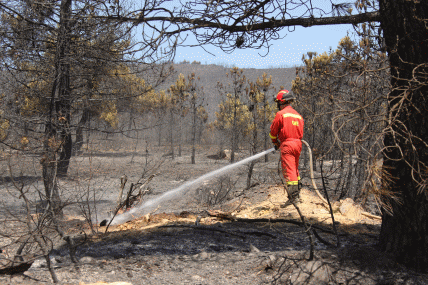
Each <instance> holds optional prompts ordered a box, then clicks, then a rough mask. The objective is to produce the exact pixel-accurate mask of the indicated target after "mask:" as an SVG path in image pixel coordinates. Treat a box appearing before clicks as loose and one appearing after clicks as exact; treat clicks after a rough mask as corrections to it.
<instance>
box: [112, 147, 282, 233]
mask: <svg viewBox="0 0 428 285" xmlns="http://www.w3.org/2000/svg"><path fill="white" fill-rule="evenodd" d="M274 150H275V149H274V148H271V149H268V150H265V151H263V152H260V153H258V154H255V155H253V156H250V157H248V158H246V159H243V160H241V161H238V162H235V163H233V164H230V165H226V166H224V167H222V168H220V169H217V170H214V171H211V172H209V173H207V174H204V175H202V176H200V177H198V178H196V179H195V180H192V181H189V182H186V183H184V184H183V185H181V186H179V187H177V188H175V189H172V190H169V191H167V192H165V193H163V194H162V195H160V196H158V197H155V198H153V199H150V200H148V201H146V202H144V203H143V204H141V205H138V206H136V207H135V208H132V209H131V210H129V211H127V212H125V213H123V214H120V215H117V216H116V217H114V219H113V221H112V223H111V224H112V225H120V224H123V223H125V222H127V221H130V220H133V219H136V218H139V217H142V216H144V215H146V214H147V213H150V212H151V211H153V210H155V209H156V207H157V206H158V205H159V204H160V203H161V202H165V201H168V200H171V199H173V198H178V197H179V195H178V194H180V195H182V194H184V193H186V192H187V191H189V190H190V189H192V187H196V186H199V185H200V184H201V183H203V182H205V181H207V180H209V179H212V178H215V177H218V176H221V175H222V174H224V173H226V172H229V171H231V170H232V169H234V168H236V167H238V166H241V165H243V164H246V163H248V162H251V161H253V160H256V159H258V158H260V157H262V156H264V155H266V154H268V153H270V152H272V151H274Z"/></svg>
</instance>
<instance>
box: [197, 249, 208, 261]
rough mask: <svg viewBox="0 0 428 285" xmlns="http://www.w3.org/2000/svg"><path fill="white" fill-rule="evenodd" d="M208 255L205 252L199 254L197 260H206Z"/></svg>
mask: <svg viewBox="0 0 428 285" xmlns="http://www.w3.org/2000/svg"><path fill="white" fill-rule="evenodd" d="M209 257H210V256H209V254H208V253H207V252H206V251H203V252H201V253H200V254H199V259H202V260H205V259H207V258H209Z"/></svg>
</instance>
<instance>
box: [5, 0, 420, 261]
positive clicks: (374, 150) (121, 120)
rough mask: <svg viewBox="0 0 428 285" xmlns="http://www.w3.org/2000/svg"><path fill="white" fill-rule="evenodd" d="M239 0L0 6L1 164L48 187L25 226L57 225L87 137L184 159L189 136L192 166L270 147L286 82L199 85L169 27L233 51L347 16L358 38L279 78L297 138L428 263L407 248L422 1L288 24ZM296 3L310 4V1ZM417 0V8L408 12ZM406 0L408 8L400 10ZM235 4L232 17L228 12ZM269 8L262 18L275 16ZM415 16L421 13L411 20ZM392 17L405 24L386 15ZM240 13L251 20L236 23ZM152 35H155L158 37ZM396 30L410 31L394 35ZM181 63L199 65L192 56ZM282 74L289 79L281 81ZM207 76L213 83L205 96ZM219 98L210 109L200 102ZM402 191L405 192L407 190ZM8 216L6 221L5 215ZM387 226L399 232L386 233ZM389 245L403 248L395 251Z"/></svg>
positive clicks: (416, 192)
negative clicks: (297, 122) (207, 156)
mask: <svg viewBox="0 0 428 285" xmlns="http://www.w3.org/2000/svg"><path fill="white" fill-rule="evenodd" d="M244 2H245V5H243V7H244V6H245V7H246V5H248V7H247V8H248V9H242V10H241V9H240V8H239V7H236V6H235V5H234V3H231V2H227V3H223V4H220V3H219V5H222V6H224V8H225V9H224V10H222V11H223V12H224V13H226V14H222V16H221V17H214V18H209V19H206V18H205V17H206V15H210V14H213V15H216V13H220V14H221V13H222V12H218V11H217V12H215V11H211V10H210V9H214V7H211V6H209V5H208V6H207V7H206V8H203V7H205V6H204V5H202V6H203V7H202V6H198V5H196V6H194V7H191V6H189V4H188V3H185V4H183V6H182V7H181V8H180V9H178V10H177V11H172V12H171V13H172V14H174V13H175V12H177V13H178V14H177V15H176V16H177V18H174V17H173V16H171V17H169V18H158V17H153V18H152V14H150V13H152V12H153V13H156V11H157V9H156V7H157V5H158V4H159V3H154V2H153V3H152V2H150V1H149V2H147V3H146V4H147V6H145V7H144V9H142V10H138V9H137V10H133V9H132V8H131V7H127V9H125V6H123V5H121V4H123V3H120V1H115V2H114V3H113V4H111V5H104V4H105V3H102V2H99V1H71V0H62V1H61V3H59V2H58V3H56V2H52V1H40V2H37V3H32V2H28V1H9V2H7V3H3V2H0V8H1V12H2V17H1V23H2V34H1V60H2V69H1V72H2V77H1V113H0V140H1V146H2V159H3V162H4V163H5V165H7V164H8V161H9V160H10V158H11V157H12V156H14V157H16V156H19V155H24V156H36V157H38V158H39V159H40V165H41V169H39V173H41V175H40V177H41V178H42V180H43V187H40V188H38V189H37V192H38V194H39V196H40V197H41V198H42V200H44V201H47V204H46V205H47V206H46V207H45V210H46V211H45V214H46V215H45V218H46V219H47V220H48V221H49V222H47V223H46V224H45V223H44V222H42V223H39V222H40V221H37V222H36V223H29V224H27V225H28V228H29V231H30V232H31V233H32V232H34V231H36V230H37V231H40V232H41V233H43V231H44V230H45V229H46V228H47V225H49V226H51V225H52V224H53V225H58V221H57V219H56V217H60V216H61V212H62V208H63V207H64V205H63V204H62V203H61V197H60V194H59V192H60V191H59V188H58V179H60V178H61V177H66V176H67V172H68V167H69V163H70V159H71V158H72V157H73V156H76V155H82V154H83V152H84V151H85V149H86V151H88V150H89V149H90V147H89V146H90V145H91V140H94V139H96V140H98V141H103V140H104V141H105V142H108V141H109V140H111V137H115V138H116V139H118V138H120V140H121V141H122V142H123V145H124V146H125V145H129V144H128V143H127V140H141V139H142V138H143V139H142V142H143V144H145V145H147V144H148V143H149V142H151V143H153V144H157V145H162V144H163V145H166V146H169V153H168V156H170V157H171V158H172V159H174V157H175V156H176V155H178V156H180V155H181V152H182V146H183V145H184V144H187V145H188V146H189V148H190V149H191V153H192V155H191V156H192V161H191V163H195V155H196V151H195V150H196V147H197V146H201V145H202V146H203V145H208V144H214V145H218V146H219V150H221V149H224V148H227V149H230V151H231V155H230V161H231V162H234V161H235V156H234V154H235V152H236V151H237V150H242V149H245V150H246V151H248V154H249V155H250V154H253V153H257V152H258V151H260V150H263V149H266V148H267V147H268V143H269V141H268V140H267V139H266V134H267V128H268V126H269V121H270V119H271V116H272V115H273V114H274V109H275V106H273V105H272V102H271V101H270V99H271V98H272V97H273V96H274V94H275V91H277V90H278V89H279V88H280V87H279V86H276V85H274V84H273V83H272V81H271V79H270V75H272V74H269V72H266V74H265V75H264V76H263V74H261V75H260V74H259V75H257V78H254V77H252V75H250V74H253V73H252V72H248V73H249V75H247V71H248V70H245V71H244V70H241V69H239V68H232V69H230V68H229V70H226V72H225V74H227V76H226V78H223V79H221V78H220V80H218V81H217V82H215V80H211V81H210V82H209V83H211V84H209V83H207V82H204V83H201V78H202V77H201V76H200V75H199V74H198V73H197V72H193V73H189V72H183V73H181V74H182V75H179V74H180V73H179V74H177V73H175V71H174V68H172V66H171V65H170V64H169V63H170V62H171V59H172V58H173V54H174V47H175V46H176V45H177V44H178V41H177V38H174V36H175V35H179V34H180V31H181V27H180V25H183V27H186V29H187V28H189V29H192V27H194V28H195V29H196V30H197V29H212V31H214V34H213V35H211V36H209V34H207V33H201V34H196V36H197V39H198V41H199V43H200V44H201V45H203V44H208V43H211V44H214V45H219V46H221V47H222V48H224V49H225V50H228V49H232V50H233V49H235V48H246V47H255V48H257V47H260V46H263V45H265V44H266V43H268V42H269V40H270V39H274V38H276V37H277V34H276V33H277V28H278V27H287V26H293V25H303V26H310V25H317V24H326V23H322V21H325V20H329V21H331V22H329V23H327V24H339V23H353V24H355V28H356V29H357V33H358V34H359V36H360V38H357V40H356V41H355V42H353V41H351V40H350V39H349V38H345V39H343V40H342V41H341V42H340V43H339V45H338V48H337V49H336V50H334V51H331V52H328V53H325V54H321V55H317V54H313V53H308V54H306V55H304V59H303V62H302V66H301V67H298V68H296V70H294V71H291V72H290V73H287V74H292V73H293V72H294V75H295V76H284V78H281V76H279V78H280V80H283V84H284V87H285V88H287V86H288V88H290V87H291V89H292V90H293V92H294V93H295V94H296V95H297V96H298V100H297V103H296V109H297V110H298V111H299V112H301V114H302V115H303V117H304V118H305V127H306V129H305V138H304V139H305V140H307V141H308V142H309V144H310V145H311V146H312V148H313V149H314V155H315V157H316V161H317V162H318V165H320V167H321V166H322V165H323V162H324V161H325V160H332V161H334V162H335V163H333V166H332V167H331V168H330V170H329V172H330V173H333V174H335V175H338V176H339V179H337V177H336V176H335V181H337V182H336V183H335V184H331V185H330V187H333V188H337V192H338V193H340V195H339V196H341V197H348V196H349V197H353V198H355V199H356V200H364V191H363V190H370V191H371V192H372V193H376V194H377V197H378V198H379V202H380V204H381V205H382V206H383V207H382V215H383V218H384V219H383V227H382V233H381V240H382V242H381V244H382V246H383V247H384V249H385V250H390V249H391V247H392V248H394V249H395V250H396V251H395V254H397V256H401V257H403V259H404V260H405V263H406V264H410V265H411V266H414V267H416V268H419V269H420V268H426V264H427V263H426V257H423V256H420V255H417V254H413V255H412V254H411V252H413V249H414V248H419V247H421V246H422V247H423V248H426V247H424V246H423V245H424V244H426V241H424V240H421V239H419V238H418V237H419V236H425V233H426V227H424V225H426V211H424V209H426V197H425V196H421V195H423V193H424V191H425V189H426V174H425V173H426V166H425V161H426V160H425V159H424V158H425V157H426V140H425V137H424V136H426V132H424V130H423V128H420V125H418V124H422V126H423V124H424V122H425V117H426V112H425V111H424V109H423V106H425V105H426V104H425V103H424V102H425V101H424V100H425V99H424V98H425V97H424V92H425V91H424V90H426V86H427V85H426V78H425V77H424V74H425V68H426V63H425V61H424V60H426V57H425V58H424V57H423V54H424V53H423V52H422V51H423V49H422V48H421V47H422V46H423V45H424V44H425V43H426V40H424V39H425V38H424V37H423V36H422V34H423V32H424V27H425V26H424V25H423V24H421V23H424V21H425V20H424V19H425V15H424V14H423V11H425V10H424V9H422V8H423V7H425V6H423V5H426V3H422V4H421V3H420V2H419V1H413V2H412V4H409V5H408V6H406V5H405V4H403V3H404V2H403V1H402V0H397V1H391V2H385V1H357V3H355V9H356V11H357V13H354V12H353V10H352V8H351V5H345V4H344V5H337V6H336V5H332V8H331V14H332V17H331V18H328V19H325V18H323V17H320V18H317V19H316V21H315V22H310V23H308V22H307V20H308V19H312V18H307V17H304V16H303V17H300V18H296V22H293V21H294V20H295V19H289V20H290V21H288V20H284V19H281V18H278V19H276V18H275V15H274V16H273V17H272V18H270V17H269V19H271V20H270V21H269V22H268V23H264V21H263V20H261V22H258V21H259V20H260V19H265V18H264V17H261V18H258V17H259V16H260V15H259V14H257V13H255V11H258V10H259V9H260V8H261V7H263V6H264V5H268V6H269V7H270V8H272V7H271V6H270V5H276V4H277V2H278V3H279V2H281V1H272V3H270V2H269V1H268V2H262V1H255V2H247V1H244ZM254 5H255V6H254ZM293 5H297V6H298V7H300V8H301V7H305V6H304V3H300V4H299V3H294V4H293ZM419 6H420V7H422V8H421V9H416V8H415V7H419ZM278 7H287V5H279V6H278ZM288 7H289V6H288ZM400 7H401V8H400ZM408 7H413V8H415V9H413V10H411V11H410V10H409V11H407V10H406V11H407V12H406V13H407V14H406V13H403V14H397V13H398V11H401V10H403V9H404V8H406V9H407V8H408ZM229 9H232V10H233V9H238V11H239V12H237V11H235V12H234V13H232V14H229V13H231V10H229ZM281 9H282V8H281ZM284 9H285V10H284V15H286V14H287V13H288V12H287V11H286V10H287V8H284ZM409 9H410V8H409ZM189 11H193V12H189ZM273 11H274V10H271V9H267V10H265V12H264V13H266V15H271V14H272V13H273ZM311 11H312V9H309V8H308V12H309V13H310V14H311ZM412 11H413V12H412ZM415 11H416V12H415ZM122 13H124V14H122ZM235 13H238V14H239V13H241V16H240V17H238V19H236V22H235V24H231V23H224V25H217V24H216V23H214V22H216V21H217V20H216V19H217V18H218V19H230V17H231V15H235ZM414 13H422V14H421V15H420V17H419V16H418V17H416V16H415V17H413V16H411V15H414ZM220 14H219V15H220ZM393 14H394V15H395V17H391V15H393ZM311 15H312V14H311ZM312 16H313V15H312ZM312 16H311V17H312ZM194 17H199V18H197V19H194ZM390 18H394V19H399V20H394V22H391V21H390ZM160 19H161V20H160ZM409 19H412V21H413V22H412V25H413V26H415V27H416V26H417V27H419V28H416V29H412V35H414V37H409V36H408V35H407V33H406V32H403V31H404V30H406V29H407V25H408V21H407V20H409ZM421 19H422V20H421ZM292 20H293V21H292ZM153 21H155V22H156V23H158V22H159V21H163V23H166V26H162V27H161V28H159V26H156V25H153ZM242 21H243V22H246V24H242V25H241V24H240V23H241V22H242ZM243 22H242V23H243ZM142 23H144V24H147V25H146V26H144V29H147V31H148V32H147V33H146V32H143V38H142V40H141V42H135V39H134V38H133V37H132V33H131V32H130V31H132V29H133V27H135V26H138V25H139V24H142ZM203 23H204V24H203ZM249 23H254V24H255V25H252V24H251V27H252V30H251V31H249V30H248V29H247V25H249ZM379 23H380V25H379ZM237 24H238V25H237ZM168 25H170V26H168ZM192 25H195V26H192ZM395 25H398V26H399V27H398V26H397V27H395ZM400 25H401V26H400ZM176 26H177V27H178V28H177V29H176V30H174V27H176ZM170 28H171V29H172V30H169V29H170ZM159 29H160V30H159ZM425 29H426V27H425ZM196 30H195V31H196ZM153 31H156V32H158V33H159V37H153V36H152V35H153V33H151V32H153ZM165 31H170V32H168V33H165ZM195 33H196V32H195ZM394 33H397V34H394ZM398 33H399V34H398ZM418 33H422V34H418ZM405 35H406V36H405ZM229 36H230V37H229ZM401 37H402V38H403V39H405V40H402V41H401V42H400V43H398V42H396V40H397V38H401ZM414 38H417V39H421V40H420V41H419V42H418V41H417V40H413V39H414ZM162 40H165V41H166V42H168V43H170V45H167V46H166V48H165V49H159V43H160V42H159V41H162ZM174 40H176V41H175V42H174ZM416 42H418V44H415V43H416ZM421 42H422V44H421ZM258 44H260V45H258ZM408 45H410V46H411V48H409V47H408ZM408 50H414V52H412V53H408V52H407V51H408ZM398 53H400V54H399V55H398ZM136 54H138V56H136ZM181 65H183V66H184V65H185V66H186V67H191V68H193V66H199V67H203V66H202V65H198V64H197V63H194V64H193V63H187V64H180V66H181ZM398 67H399V68H398ZM175 68H176V69H177V70H178V69H179V68H181V67H178V66H176V67H175ZM391 68H392V69H391ZM223 71H224V68H223ZM390 72H391V74H392V76H390ZM272 78H273V77H272ZM277 79H278V77H276V79H275V80H277ZM290 79H292V84H291V86H290V85H287V84H290V83H289V82H287V81H288V80H290ZM167 80H171V81H170V82H168V81H167ZM171 82H172V83H171ZM168 85H169V86H168ZM205 85H206V86H208V85H210V86H211V85H215V88H214V89H209V91H208V92H209V93H210V94H207V93H208V92H207V91H206V88H205ZM213 90H214V91H213ZM211 93H212V94H211ZM412 94H415V96H414V97H412V96H410V95H412ZM214 95H216V96H214ZM214 98H216V99H218V104H217V105H216V104H215V103H214V104H212V105H211V104H208V103H209V102H208V101H210V99H211V100H212V99H214ZM419 106H422V109H420V108H419ZM97 144H98V145H100V144H99V143H97ZM104 145H106V146H107V145H108V143H106V144H104ZM140 149H144V147H141V148H140ZM106 150H109V149H108V148H107V149H105V148H104V149H103V151H106ZM116 150H118V149H116ZM304 159H306V158H304ZM344 165H348V167H347V168H344V167H343V166H344ZM9 166H10V164H9ZM8 168H9V169H8ZM8 168H2V172H3V174H2V175H3V176H6V177H8V178H7V179H6V180H8V181H9V180H10V181H13V182H14V181H15V180H14V179H13V176H14V175H13V172H12V171H11V169H10V167H8ZM250 169H251V167H250ZM345 170H346V172H343V171H345ZM249 173H251V171H249ZM18 176H19V175H18ZM325 176H326V177H328V173H326V175H325ZM332 177H333V176H332ZM250 180H251V176H250V175H249V181H250ZM13 187H14V188H13V189H14V191H16V194H15V195H16V196H19V197H21V198H23V199H24V201H25V203H24V208H23V209H21V210H22V211H24V212H26V213H27V218H28V215H29V214H30V211H32V209H33V208H32V207H30V206H31V205H33V204H34V203H33V201H30V200H28V199H26V195H27V191H28V189H29V188H28V185H26V184H25V183H23V182H21V184H14V186H13ZM407 188H409V191H403V189H407ZM410 188H411V189H410ZM418 197H419V198H418ZM423 197H425V198H423ZM415 207H416V208H415ZM415 209H419V210H415ZM410 213H411V214H410ZM15 214H16V213H12V215H15ZM412 216H413V217H414V219H411V218H410V217H412ZM409 219H411V220H412V221H417V222H416V224H415V225H414V227H413V228H412V230H411V231H407V230H406V225H408V224H409V223H408V221H409ZM9 220H10V219H9V217H5V218H4V222H8V221H9ZM42 220H43V221H45V220H44V219H42ZM394 221H396V222H397V223H398V224H400V225H402V226H403V227H399V229H400V230H394V229H395V225H396V224H397V223H395V222H394ZM22 222H24V223H25V221H24V219H23V220H22ZM57 230H58V231H59V233H61V231H60V230H59V228H58V227H57ZM419 233H424V234H422V235H421V234H419ZM62 234H63V233H62ZM395 235H397V239H395V238H394V236H395ZM32 238H33V239H34V243H36V244H37V245H38V246H39V247H40V249H42V251H43V255H44V256H46V257H48V247H47V245H46V243H45V242H44V241H43V240H40V239H39V238H38V237H37V236H32ZM65 239H67V237H65ZM68 240H70V239H69V238H68ZM396 240H402V241H403V242H405V243H406V246H404V247H401V246H400V245H398V243H396V242H395V241H396ZM408 240H414V244H418V245H420V246H416V247H415V246H414V244H412V243H411V242H406V241H408ZM70 243H72V241H70ZM404 248H407V249H408V250H405V249H404ZM415 256H416V257H415Z"/></svg>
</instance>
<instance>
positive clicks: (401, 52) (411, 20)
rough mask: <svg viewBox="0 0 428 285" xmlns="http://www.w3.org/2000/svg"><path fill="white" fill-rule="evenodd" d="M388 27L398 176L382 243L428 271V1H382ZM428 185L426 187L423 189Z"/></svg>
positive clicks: (391, 162)
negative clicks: (427, 184)
mask: <svg viewBox="0 0 428 285" xmlns="http://www.w3.org/2000/svg"><path fill="white" fill-rule="evenodd" d="M379 3H380V8H381V14H382V29H383V32H384V38H385V43H386V46H387V49H388V55H389V58H390V63H391V75H392V80H391V82H392V87H393V91H392V92H391V94H390V98H389V105H388V108H389V115H390V120H391V121H390V123H391V128H390V132H388V133H387V135H386V137H385V145H386V147H389V148H387V151H385V156H386V157H385V160H384V167H385V170H386V171H388V173H389V174H390V175H391V176H392V179H393V181H392V182H391V183H388V185H387V186H389V190H390V191H391V192H390V193H392V194H394V195H395V196H396V197H397V198H398V199H399V200H396V199H391V198H390V197H388V196H387V195H385V196H384V197H383V201H384V202H386V203H388V204H389V205H390V207H391V210H392V214H389V213H388V212H387V211H385V210H384V211H383V215H382V217H383V219H382V228H381V234H380V246H381V248H382V249H383V250H385V251H389V252H392V253H393V254H394V255H395V256H396V258H397V261H398V262H401V263H404V264H406V265H408V266H411V267H413V268H415V269H417V270H420V271H426V270H428V198H427V197H428V196H427V194H428V193H427V191H428V189H426V188H425V189H424V187H423V185H424V184H425V187H426V183H427V179H428V178H427V174H428V169H427V162H428V151H427V146H426V143H427V142H428V132H427V125H428V109H427V108H428V107H427V106H428V102H427V101H428V85H427V77H426V74H427V72H428V68H427V59H428V55H427V50H428V30H427V18H428V1H416V0H414V1H408V0H380V1H379ZM421 186H422V187H421Z"/></svg>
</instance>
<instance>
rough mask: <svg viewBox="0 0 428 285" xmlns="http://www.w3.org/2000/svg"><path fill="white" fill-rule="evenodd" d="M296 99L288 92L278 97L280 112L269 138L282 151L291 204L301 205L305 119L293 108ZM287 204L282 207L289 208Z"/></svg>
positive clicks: (283, 167)
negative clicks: (300, 165) (300, 158)
mask: <svg viewBox="0 0 428 285" xmlns="http://www.w3.org/2000/svg"><path fill="white" fill-rule="evenodd" d="M295 99H296V97H295V96H294V95H293V93H292V92H289V91H288V90H281V91H279V92H278V95H277V96H276V99H275V102H276V103H277V106H278V109H279V111H278V112H277V113H276V115H275V119H274V120H273V122H272V125H271V126H270V133H269V136H270V138H271V139H272V143H273V144H274V146H275V149H278V148H279V149H280V150H281V166H282V172H283V175H284V178H285V181H286V183H287V193H288V201H289V203H290V202H291V203H300V202H301V199H300V183H299V181H300V176H299V170H298V168H299V157H300V152H301V151H302V138H303V118H302V116H301V115H300V114H299V113H298V112H297V111H296V110H294V109H293V107H291V103H292V102H294V100H295ZM289 203H286V204H284V205H282V206H281V207H285V206H287V204H289Z"/></svg>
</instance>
